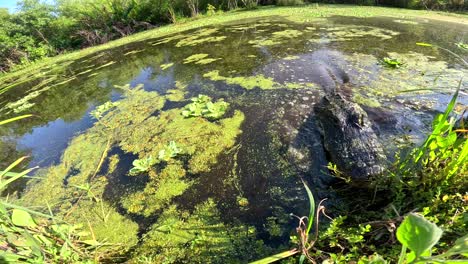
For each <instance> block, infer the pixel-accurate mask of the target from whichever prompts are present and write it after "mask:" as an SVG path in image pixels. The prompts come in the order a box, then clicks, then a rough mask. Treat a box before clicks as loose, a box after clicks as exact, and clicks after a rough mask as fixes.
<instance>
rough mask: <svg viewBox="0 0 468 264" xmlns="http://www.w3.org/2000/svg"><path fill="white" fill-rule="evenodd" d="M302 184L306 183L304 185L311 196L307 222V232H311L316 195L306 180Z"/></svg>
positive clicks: (309, 196)
mask: <svg viewBox="0 0 468 264" xmlns="http://www.w3.org/2000/svg"><path fill="white" fill-rule="evenodd" d="M302 184H304V187H305V189H306V192H307V197H308V198H309V206H310V210H309V221H308V222H307V230H306V234H309V232H310V229H311V228H312V224H313V223H314V216H315V199H314V195H312V192H311V191H310V189H309V187H308V186H307V184H306V183H305V182H304V181H302Z"/></svg>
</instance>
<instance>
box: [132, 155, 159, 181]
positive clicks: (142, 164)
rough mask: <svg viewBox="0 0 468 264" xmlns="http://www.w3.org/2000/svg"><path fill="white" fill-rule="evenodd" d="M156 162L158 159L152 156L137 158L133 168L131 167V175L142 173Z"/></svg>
mask: <svg viewBox="0 0 468 264" xmlns="http://www.w3.org/2000/svg"><path fill="white" fill-rule="evenodd" d="M155 163H156V161H155V160H154V159H153V157H151V156H149V157H146V158H143V159H136V160H134V161H133V162H132V165H133V168H131V169H130V171H129V175H131V176H135V175H138V174H140V173H143V172H147V171H149V170H150V168H151V166H153V165H154V164H155Z"/></svg>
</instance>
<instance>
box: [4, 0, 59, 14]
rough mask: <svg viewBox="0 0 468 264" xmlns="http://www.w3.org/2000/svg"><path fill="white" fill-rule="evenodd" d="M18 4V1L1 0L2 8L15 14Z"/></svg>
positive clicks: (50, 1) (49, 1) (45, 0)
mask: <svg viewBox="0 0 468 264" xmlns="http://www.w3.org/2000/svg"><path fill="white" fill-rule="evenodd" d="M16 2H18V0H0V8H2V7H6V8H8V10H10V12H14V11H15V9H16ZM41 2H48V3H52V2H53V0H42V1H41Z"/></svg>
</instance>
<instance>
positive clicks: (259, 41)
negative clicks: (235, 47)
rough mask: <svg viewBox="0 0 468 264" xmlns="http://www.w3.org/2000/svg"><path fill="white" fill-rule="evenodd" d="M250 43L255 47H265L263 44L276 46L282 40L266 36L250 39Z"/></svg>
mask: <svg viewBox="0 0 468 264" xmlns="http://www.w3.org/2000/svg"><path fill="white" fill-rule="evenodd" d="M248 43H249V44H252V45H253V46H254V47H258V48H259V47H263V46H274V45H279V44H281V41H279V40H274V39H266V38H257V39H255V40H249V42H248Z"/></svg>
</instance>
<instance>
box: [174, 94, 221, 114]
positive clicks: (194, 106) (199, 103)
mask: <svg viewBox="0 0 468 264" xmlns="http://www.w3.org/2000/svg"><path fill="white" fill-rule="evenodd" d="M191 100H192V103H190V104H188V105H186V106H185V108H184V110H183V111H182V116H184V117H187V118H188V117H197V116H201V117H204V118H206V119H208V120H217V119H220V118H221V117H222V116H223V115H224V114H225V113H226V110H227V108H228V106H229V104H228V103H226V102H224V101H222V100H218V101H217V102H216V103H213V102H212V101H211V98H210V97H209V96H206V95H202V94H200V95H198V97H195V98H192V99H191Z"/></svg>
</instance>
